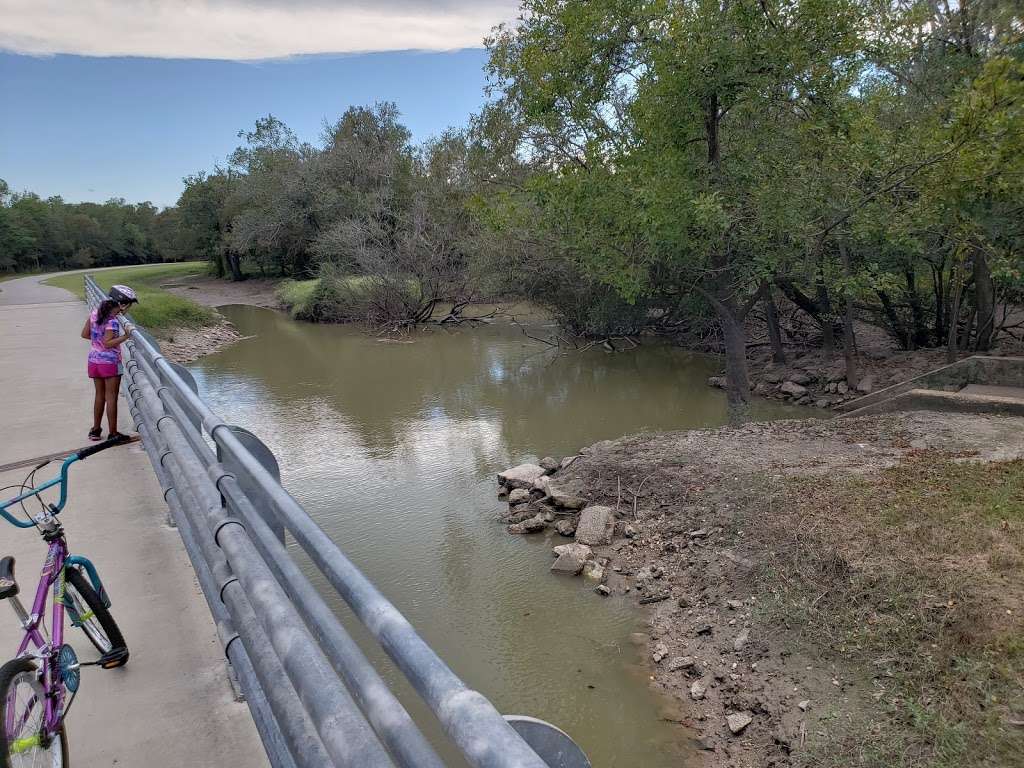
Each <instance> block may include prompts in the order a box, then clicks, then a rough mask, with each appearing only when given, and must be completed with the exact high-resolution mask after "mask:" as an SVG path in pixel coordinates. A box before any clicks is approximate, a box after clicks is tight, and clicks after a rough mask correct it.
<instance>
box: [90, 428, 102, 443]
mask: <svg viewBox="0 0 1024 768" xmlns="http://www.w3.org/2000/svg"><path fill="white" fill-rule="evenodd" d="M101 434H102V430H101V429H100V428H99V427H97V428H96V429H90V430H89V439H90V440H92V441H93V442H94V443H96V442H99V440H100V435H101Z"/></svg>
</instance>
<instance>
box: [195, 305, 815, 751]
mask: <svg viewBox="0 0 1024 768" xmlns="http://www.w3.org/2000/svg"><path fill="white" fill-rule="evenodd" d="M221 311H222V312H223V313H224V314H225V315H226V316H227V317H228V318H229V319H230V320H231V321H232V322H233V323H234V324H235V325H236V326H237V328H238V329H239V331H241V333H242V334H243V335H245V336H247V337H252V338H247V339H245V340H243V341H241V342H239V343H237V344H235V345H234V346H232V347H230V348H228V349H226V350H224V351H222V352H219V353H217V354H214V355H210V356H208V357H205V358H202V359H201V360H199V361H197V362H195V363H193V364H191V365H190V366H189V367H190V369H191V370H192V372H193V374H194V375H195V377H196V380H197V382H198V384H199V387H200V393H201V394H203V395H204V396H205V397H207V399H208V400H209V401H210V402H211V404H212V405H213V408H214V410H215V411H217V412H219V413H220V414H221V415H222V416H223V417H224V418H225V420H227V421H228V422H229V423H236V424H239V425H240V426H243V427H245V428H246V429H249V430H250V431H252V432H254V433H255V434H257V435H258V436H259V437H260V438H261V439H262V440H263V441H264V442H265V443H267V445H268V446H269V447H270V448H271V449H272V450H273V452H274V454H275V455H276V456H277V457H278V460H279V461H280V464H281V471H282V482H283V483H284V485H285V487H286V488H287V489H288V490H289V491H290V492H291V494H292V495H293V496H295V497H296V498H297V499H298V500H299V502H300V503H302V504H303V505H304V506H305V508H306V509H307V510H308V511H309V513H310V514H311V515H312V516H313V518H314V519H315V520H316V521H317V522H318V523H319V525H320V526H321V527H322V528H323V529H324V530H325V531H326V532H327V534H328V535H330V536H331V537H332V539H333V540H334V541H335V542H337V543H338V545H339V546H340V547H341V548H342V549H343V550H344V551H345V553H346V554H347V555H348V557H349V558H350V559H351V560H352V561H353V562H354V563H355V564H356V565H358V566H359V567H360V568H361V569H362V570H363V572H364V573H366V574H367V575H368V576H369V577H370V579H372V581H373V582H374V583H375V584H376V585H377V587H378V588H379V589H380V590H381V591H382V592H383V593H384V594H385V595H386V596H387V597H388V598H389V599H390V600H391V601H392V602H393V603H394V604H395V605H396V606H397V607H398V609H399V610H401V611H402V612H403V613H404V614H405V616H406V617H407V618H408V619H409V620H410V621H411V622H412V623H413V625H414V626H415V627H416V628H417V630H418V631H419V632H420V634H421V635H422V636H423V637H424V638H425V639H426V641H427V642H428V643H430V645H431V646H432V647H433V648H434V649H435V650H436V651H437V652H438V653H439V654H440V656H441V657H442V658H443V659H444V660H445V661H446V662H447V663H448V664H449V665H450V666H451V667H452V669H453V670H454V671H455V672H456V674H458V675H459V676H460V677H462V679H463V680H465V681H466V683H467V684H468V685H470V686H471V687H474V688H476V689H477V690H479V691H481V692H482V693H483V694H484V695H485V696H487V697H488V698H490V699H491V701H492V702H493V703H494V704H495V706H497V707H498V709H499V710H500V711H502V712H503V713H507V714H527V715H532V716H534V717H539V718H543V719H545V720H548V721H549V722H551V723H554V724H555V725H557V726H558V727H560V728H562V729H563V730H565V731H566V732H568V733H569V734H570V735H571V736H572V737H573V738H574V739H575V740H576V741H577V742H578V743H579V744H580V745H581V746H582V747H583V749H584V750H585V751H586V752H587V754H588V755H589V757H590V759H591V761H592V763H593V765H594V766H595V768H640V767H643V768H669V767H670V766H671V767H672V768H679V766H680V765H686V764H688V760H687V750H688V747H687V742H688V739H687V732H686V731H685V730H684V729H683V728H682V727H681V726H680V725H678V724H674V723H673V722H671V721H672V720H673V719H674V718H675V715H674V713H673V708H672V706H671V704H670V702H668V701H667V700H665V699H663V698H661V697H659V696H658V695H656V694H654V693H652V691H651V690H650V688H649V685H648V684H649V679H648V676H647V673H646V672H645V667H644V662H643V660H642V659H641V658H640V651H639V649H637V648H635V647H634V646H633V645H631V643H630V641H629V635H630V634H631V633H633V632H637V631H643V628H644V627H643V624H642V616H641V614H640V613H639V612H638V611H637V609H636V606H635V602H634V601H631V600H628V599H625V598H615V597H613V598H608V599H603V598H601V597H599V596H598V595H596V594H595V593H594V592H593V587H594V585H593V584H592V583H589V582H587V581H586V580H584V579H583V578H563V577H558V576H555V575H553V574H551V573H549V572H548V566H549V564H550V562H551V560H552V556H551V547H552V546H553V545H555V544H560V543H565V541H566V540H565V539H562V538H561V537H559V536H558V535H557V534H553V533H552V534H551V535H549V536H545V535H543V534H539V535H536V536H532V537H523V536H512V535H509V534H508V533H507V532H506V531H505V528H504V526H502V525H501V524H499V522H498V512H499V510H500V509H502V508H503V507H504V504H503V503H502V502H500V501H499V500H498V498H497V496H496V492H495V491H496V482H495V475H496V473H497V472H499V471H501V470H503V469H506V468H508V467H510V466H513V465H515V464H519V463H521V462H523V461H528V460H537V459H538V458H540V457H541V456H545V455H550V456H554V457H556V458H561V457H562V456H566V455H571V454H574V453H575V452H576V451H578V450H579V448H581V447H582V446H586V445H590V444H592V443H594V442H596V441H598V440H604V439H610V438H616V437H619V436H622V435H624V434H628V433H632V432H639V431H644V430H659V431H660V430H673V429H687V428H696V427H707V426H716V425H720V424H724V423H725V422H726V420H727V412H726V403H725V396H724V394H723V393H722V392H721V391H719V390H715V389H712V388H710V387H708V386H707V378H708V376H710V375H714V374H716V373H718V371H719V369H720V365H721V364H720V362H719V361H718V360H717V359H715V358H713V357H709V356H703V355H697V354H692V353H688V352H686V351H684V350H681V349H678V348H675V347H671V346H668V345H662V344H649V345H648V344H645V345H643V346H641V347H639V348H637V349H634V350H631V351H624V352H617V353H608V352H606V351H604V350H602V349H600V348H597V347H595V348H592V349H590V350H588V351H586V352H582V353H580V352H572V353H568V354H564V355H559V354H558V353H557V352H553V351H550V350H548V349H547V348H545V347H544V346H543V345H541V344H538V343H536V342H534V341H531V340H529V339H527V338H526V337H525V336H524V335H523V333H521V332H520V330H519V329H517V328H515V327H512V326H505V325H497V324H495V325H489V326H484V327H474V328H469V327H462V328H455V329H445V328H431V329H427V330H424V331H419V332H416V333H414V334H412V335H410V336H409V337H407V338H406V339H403V340H398V341H395V340H389V341H384V340H380V339H378V338H376V337H375V336H373V335H371V334H367V333H366V332H364V331H361V330H359V329H355V328H351V327H344V326H333V325H313V324H306V323H297V322H294V321H292V320H290V319H288V318H287V317H286V316H285V315H283V314H281V313H277V312H273V311H271V310H267V309H262V308H258V307H248V306H228V307H223V308H221ZM801 411H802V409H796V408H792V407H788V406H784V405H781V404H779V403H775V402H772V401H764V400H759V401H757V402H755V404H754V415H755V417H757V418H778V417H784V416H787V415H789V416H795V415H800V414H801ZM295 551H296V556H297V558H298V559H299V561H300V562H301V563H302V565H303V567H305V568H307V572H308V573H310V575H311V578H313V580H314V583H315V584H317V586H319V587H320V588H321V589H322V591H323V592H324V594H330V593H331V590H330V588H329V587H328V586H327V585H326V582H325V581H324V580H323V579H322V577H320V576H319V575H318V574H315V571H314V569H313V568H312V567H311V566H310V565H309V563H307V562H303V559H302V555H301V552H300V551H299V550H297V549H296V550H295ZM334 604H335V608H336V610H337V611H338V612H339V615H341V616H342V617H343V619H344V620H345V622H346V625H347V626H348V627H349V628H350V630H351V631H352V632H353V635H354V636H355V637H356V639H357V640H358V641H359V642H360V644H361V645H362V646H363V647H364V649H366V650H367V652H368V655H369V656H370V658H371V659H372V660H373V661H374V663H375V664H377V666H378V668H379V669H380V670H381V672H382V674H384V675H385V677H386V678H387V679H388V680H389V681H394V682H395V684H396V690H397V691H398V692H399V695H400V697H401V698H402V699H403V702H404V703H406V705H407V706H408V707H409V708H410V710H411V711H412V712H413V714H414V716H416V717H417V719H418V720H420V721H421V722H428V721H429V727H425V729H424V730H425V732H426V733H427V734H428V736H430V737H431V738H432V739H435V740H436V741H437V742H438V744H439V747H438V748H439V751H440V753H441V755H442V757H444V758H445V760H446V761H447V762H448V763H449V765H451V766H453V767H454V766H462V765H464V763H463V762H462V761H461V759H460V758H459V757H458V756H457V755H456V754H455V752H454V751H453V750H451V749H450V748H449V747H448V746H447V745H445V744H443V743H442V742H443V738H442V737H441V735H440V728H439V727H436V723H434V721H433V720H432V719H431V718H429V717H423V718H420V717H419V716H420V715H422V714H424V713H425V707H424V706H423V705H421V704H419V702H418V700H417V699H416V697H415V694H413V693H412V692H411V688H410V687H409V686H408V685H407V684H405V683H404V681H403V680H401V676H400V674H399V673H397V671H396V670H394V669H393V667H392V666H391V665H390V662H389V661H388V660H387V659H386V657H385V656H384V655H383V653H382V652H380V651H379V650H377V649H376V648H375V647H374V646H373V644H372V643H371V642H369V640H368V637H367V635H366V633H365V632H364V631H362V629H361V627H359V626H358V623H357V622H356V621H355V620H354V619H353V618H352V617H351V615H350V614H349V613H348V610H347V608H346V607H345V606H344V604H343V603H342V602H341V601H340V600H337V599H335V603H334Z"/></svg>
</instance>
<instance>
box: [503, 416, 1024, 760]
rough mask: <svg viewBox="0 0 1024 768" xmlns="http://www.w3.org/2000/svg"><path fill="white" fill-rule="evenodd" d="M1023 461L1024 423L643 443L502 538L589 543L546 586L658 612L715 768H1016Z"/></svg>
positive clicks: (561, 490) (645, 439)
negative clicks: (581, 590) (582, 588)
mask: <svg viewBox="0 0 1024 768" xmlns="http://www.w3.org/2000/svg"><path fill="white" fill-rule="evenodd" d="M1022 456H1024V420H1019V419H1012V418H1000V417H979V416H963V415H956V414H931V413H906V414H893V415H887V416H879V417H868V418H862V419H841V420H833V421H780V422H772V423H761V424H747V425H745V426H742V427H738V428H723V429H717V430H695V431H688V432H675V433H666V434H660V435H635V436H630V437H625V438H622V439H619V440H615V441H605V442H602V443H598V444H596V445H593V446H591V447H589V448H586V449H584V450H582V451H581V453H580V455H579V456H578V457H577V458H575V459H573V460H571V462H570V463H568V466H566V467H565V468H564V469H561V468H560V469H558V470H556V471H555V472H554V474H553V476H550V477H545V478H543V479H540V480H538V481H537V486H539V488H537V489H534V490H532V492H531V491H529V490H523V491H512V492H511V493H512V496H511V500H512V501H515V502H517V504H516V505H514V506H513V507H511V509H510V519H511V521H513V525H512V527H511V528H510V530H512V531H514V532H525V531H528V530H534V531H538V532H540V531H543V532H544V535H549V536H550V537H551V541H550V543H551V544H552V545H562V544H566V543H568V542H570V541H572V540H573V539H572V538H571V537H569V536H564V535H560V533H561V534H568V533H571V532H572V531H573V530H574V529H576V534H575V538H576V542H577V543H578V542H580V540H581V539H583V541H584V542H586V543H584V544H583V546H582V548H578V547H576V546H575V545H574V546H572V547H570V549H563V550H559V552H561V553H562V554H561V556H560V557H559V558H558V559H557V560H556V566H555V567H556V568H558V569H560V570H561V571H562V572H563V573H565V572H568V573H572V572H574V571H576V570H582V571H583V573H584V574H585V575H584V576H583V577H582V578H591V579H593V582H592V583H594V584H595V586H596V589H597V590H598V591H599V593H602V594H607V595H610V597H609V598H608V599H623V600H627V601H630V600H633V601H637V602H638V603H639V604H641V605H646V606H650V609H649V610H650V614H649V632H648V633H647V634H645V635H640V636H636V637H635V641H636V642H637V643H639V644H642V645H644V646H646V650H647V652H648V654H649V658H650V660H651V669H650V674H651V677H652V681H653V682H652V684H653V685H654V686H655V687H657V688H658V689H659V690H661V691H663V692H664V693H667V694H669V695H671V696H674V697H675V698H676V699H677V700H678V701H679V702H680V705H681V707H682V712H683V715H682V717H681V721H682V724H683V725H686V726H689V727H691V728H693V729H694V730H695V731H696V732H697V733H698V746H699V747H700V749H701V760H702V765H704V766H707V767H708V768H726V766H731V767H736V768H739V767H740V766H743V767H746V766H750V767H751V768H752V767H753V766H835V767H836V768H838V767H839V766H849V765H865V766H877V767H878V768H881V767H882V766H885V767H886V768H890V767H893V768H895V767H896V766H907V767H909V766H919V765H928V766H950V767H951V766H982V765H1012V764H1021V763H1020V760H1021V759H1022V757H1024V730H1022V723H1024V692H1022V691H1021V688H1020V685H1019V679H1020V675H1021V674H1022V673H1024V653H1022V649H1021V647H1020V642H1019V638H1020V636H1021V630H1022V629H1024V624H1022V616H1024V577H1022V575H1021V568H1020V567H1021V565H1022V564H1024V463H1022V462H1021V461H1020V459H1021V457H1022ZM562 463H564V462H562ZM562 463H557V464H556V463H554V462H551V463H548V464H547V466H549V467H555V466H559V467H560V466H561V464H562ZM531 472H532V473H533V474H536V473H537V469H536V468H534V469H533V470H527V471H526V474H525V475H522V473H520V475H522V476H523V477H527V478H528V477H529V475H530V474H531ZM510 481H511V484H512V485H519V486H522V485H524V484H525V483H524V482H523V481H522V480H516V479H514V477H513V478H512V479H511V480H510ZM532 487H533V486H532V485H531V488H532ZM524 493H527V494H530V496H531V498H530V499H524V498H523V494H524ZM524 501H526V502H528V503H527V504H526V505H525V506H523V505H522V502H524ZM581 505H585V507H584V510H583V512H582V513H580V512H578V511H576V510H574V509H571V508H572V507H578V506H581ZM567 507H569V508H567ZM538 516H539V517H538ZM546 520H551V521H552V523H551V524H544V525H542V523H544V521H546ZM514 521H519V522H518V523H516V522H514ZM555 524H557V526H558V530H559V532H560V533H556V529H555V528H554V525H555ZM577 526H578V529H577ZM552 578H555V576H552ZM591 599H594V600H600V599H601V598H600V597H599V596H598V595H596V594H595V595H594V596H593V598H591Z"/></svg>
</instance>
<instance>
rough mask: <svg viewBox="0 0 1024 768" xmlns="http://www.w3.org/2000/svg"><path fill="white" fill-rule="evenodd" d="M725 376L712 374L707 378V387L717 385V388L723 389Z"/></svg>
mask: <svg viewBox="0 0 1024 768" xmlns="http://www.w3.org/2000/svg"><path fill="white" fill-rule="evenodd" d="M725 384H726V381H725V376H712V377H711V378H709V379H708V386H709V387H718V388H719V389H725Z"/></svg>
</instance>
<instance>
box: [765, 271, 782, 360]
mask: <svg viewBox="0 0 1024 768" xmlns="http://www.w3.org/2000/svg"><path fill="white" fill-rule="evenodd" d="M764 309H765V314H766V315H767V317H768V340H769V341H770V342H771V345H772V361H773V362H775V363H776V364H778V365H785V364H786V350H785V349H783V347H782V328H780V327H779V312H778V310H777V309H776V308H775V297H774V296H773V295H772V289H771V288H768V290H767V291H766V292H765V296H764Z"/></svg>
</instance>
